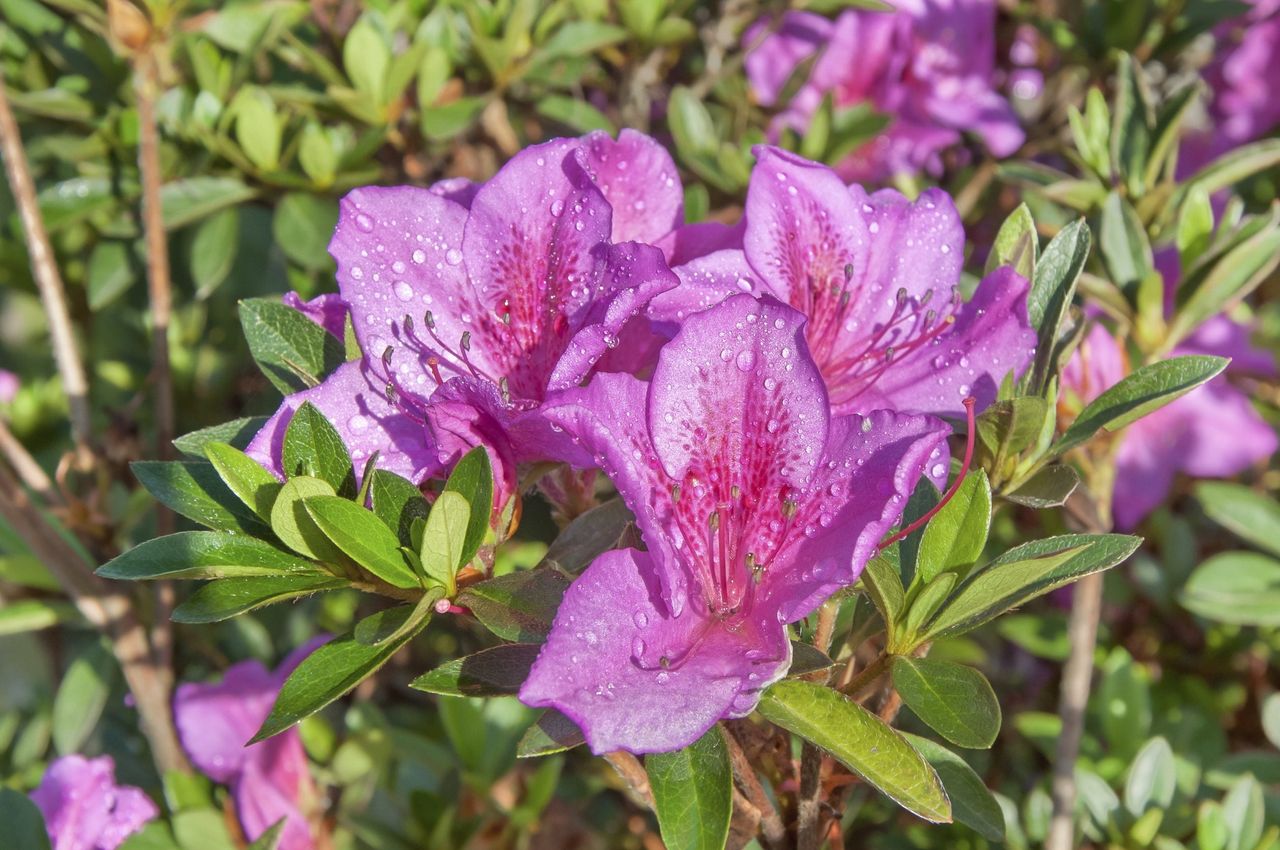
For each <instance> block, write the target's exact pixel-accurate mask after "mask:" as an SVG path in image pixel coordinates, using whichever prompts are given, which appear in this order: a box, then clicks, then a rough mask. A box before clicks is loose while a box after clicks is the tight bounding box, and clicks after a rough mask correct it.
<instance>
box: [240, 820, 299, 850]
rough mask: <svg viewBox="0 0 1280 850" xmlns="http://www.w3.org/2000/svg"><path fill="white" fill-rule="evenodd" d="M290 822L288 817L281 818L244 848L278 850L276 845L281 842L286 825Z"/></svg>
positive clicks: (250, 849) (249, 849)
mask: <svg viewBox="0 0 1280 850" xmlns="http://www.w3.org/2000/svg"><path fill="white" fill-rule="evenodd" d="M288 822H289V819H288V818H283V817H282V818H280V820H278V821H276V822H275V823H273V824H272V825H271V827H270V828H269V829H268V830H267V831H266V832H264V833H262V835H260V836H258V838H257V840H256V841H254V842H253V843H252V844H250V845H249V846H248V847H246V848H245V849H244V850H276V845H278V844H279V843H280V836H281V835H283V834H284V825H285V824H286V823H288Z"/></svg>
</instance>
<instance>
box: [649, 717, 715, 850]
mask: <svg viewBox="0 0 1280 850" xmlns="http://www.w3.org/2000/svg"><path fill="white" fill-rule="evenodd" d="M644 766H645V770H646V771H647V772H648V774H649V785H650V787H651V788H652V789H653V803H654V811H655V812H656V814H657V815H658V828H659V830H660V831H661V833H662V841H663V843H664V844H666V845H667V847H668V848H670V850H722V848H723V847H724V846H725V841H726V839H727V838H728V836H729V818H730V816H731V815H732V814H733V773H732V771H731V770H730V767H729V750H728V748H727V747H726V746H725V743H724V738H723V737H722V733H721V732H720V727H719V726H712V727H711V729H710V730H709V731H708V732H707V733H706V734H705V735H703V736H702V737H701V738H699V739H698V740H697V741H694V742H693V743H692V744H690V745H689V746H687V747H685V748H684V749H683V750H677V751H676V752H674V753H653V754H651V755H649V756H646V757H645V760H644Z"/></svg>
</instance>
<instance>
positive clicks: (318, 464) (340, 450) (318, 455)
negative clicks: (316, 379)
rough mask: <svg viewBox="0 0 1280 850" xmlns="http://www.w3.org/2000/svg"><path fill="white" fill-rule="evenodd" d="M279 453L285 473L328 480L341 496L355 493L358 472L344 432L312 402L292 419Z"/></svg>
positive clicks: (302, 407)
mask: <svg viewBox="0 0 1280 850" xmlns="http://www.w3.org/2000/svg"><path fill="white" fill-rule="evenodd" d="M280 454H281V458H280V463H281V465H282V466H283V467H284V472H285V475H288V476H289V477H291V478H292V477H293V476H296V475H309V476H311V477H312V478H319V479H320V480H321V481H325V482H328V484H329V486H331V487H332V488H333V489H334V491H335V492H336V493H337V494H338V495H340V496H345V497H347V498H351V497H352V496H354V495H355V493H356V473H355V469H354V468H353V467H352V465H351V455H350V453H348V452H347V447H346V445H345V444H344V443H343V442H342V435H341V434H339V433H338V431H337V429H336V428H334V427H333V425H332V424H330V422H329V420H328V419H325V417H324V414H323V413H321V412H320V411H319V409H317V408H316V406H315V405H313V404H312V403H311V402H309V401H308V402H306V403H304V404H303V405H302V406H301V407H299V408H298V409H297V411H296V412H295V413H294V414H293V418H292V419H290V420H289V426H288V427H287V428H286V429H285V432H284V446H283V448H282V449H281V453H280Z"/></svg>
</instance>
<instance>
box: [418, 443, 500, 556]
mask: <svg viewBox="0 0 1280 850" xmlns="http://www.w3.org/2000/svg"><path fill="white" fill-rule="evenodd" d="M442 492H443V493H457V494H458V495H459V496H461V497H462V498H464V499H466V500H467V506H468V510H469V513H468V519H467V525H466V535H465V536H464V537H463V540H462V549H461V552H460V553H459V555H458V558H459V560H458V567H457V568H456V569H455V570H454V571H455V572H457V569H460V568H461V567H463V566H466V565H467V564H469V563H471V559H472V558H474V557H475V556H476V552H478V551H479V550H480V544H481V543H482V542H484V536H485V534H486V533H487V532H488V531H489V514H490V512H491V511H492V510H493V469H492V468H491V467H490V465H489V454H488V452H486V451H485V450H484V448H482V447H480V446H477V447H476V448H474V449H472V450H471V451H469V452H467V453H466V454H465V455H463V456H462V458H461V459H460V460H459V461H458V463H457V465H456V466H454V468H453V472H451V473H449V480H448V481H446V482H445V483H444V490H443V491H442ZM436 504H439V501H438V500H437V502H436ZM434 511H435V508H434V507H433V508H432V512H434ZM430 525H431V520H430V519H428V520H427V526H428V527H430Z"/></svg>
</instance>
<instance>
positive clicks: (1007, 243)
mask: <svg viewBox="0 0 1280 850" xmlns="http://www.w3.org/2000/svg"><path fill="white" fill-rule="evenodd" d="M1039 253H1040V237H1039V236H1037V235H1036V223H1035V221H1034V220H1033V219H1032V218H1031V210H1030V209H1029V208H1028V207H1027V205H1026V204H1019V205H1018V208H1017V209H1015V210H1014V211H1013V212H1011V213H1009V217H1008V218H1006V219H1005V220H1004V224H1002V225H1000V232H999V233H997V234H996V239H995V242H993V243H992V244H991V254H990V255H989V256H988V257H987V265H986V270H985V272H984V274H991V272H993V271H995V270H996V269H998V268H1000V267H1002V266H1009V267H1010V268H1012V269H1013V270H1014V271H1015V272H1017V273H1018V274H1019V275H1021V276H1022V277H1023V278H1025V279H1026V280H1032V277H1033V274H1032V273H1033V271H1034V270H1035V267H1036V257H1037V255H1038V254H1039ZM1034 296H1035V289H1034V288H1033V289H1032V290H1031V295H1030V296H1028V299H1027V307H1028V308H1031V325H1032V327H1037V328H1038V327H1040V322H1039V318H1040V317H1042V316H1043V315H1044V310H1043V306H1042V307H1041V309H1040V312H1039V315H1037V312H1036V310H1035V309H1034V308H1032V304H1033V301H1032V298H1033V297H1034Z"/></svg>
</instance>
